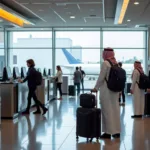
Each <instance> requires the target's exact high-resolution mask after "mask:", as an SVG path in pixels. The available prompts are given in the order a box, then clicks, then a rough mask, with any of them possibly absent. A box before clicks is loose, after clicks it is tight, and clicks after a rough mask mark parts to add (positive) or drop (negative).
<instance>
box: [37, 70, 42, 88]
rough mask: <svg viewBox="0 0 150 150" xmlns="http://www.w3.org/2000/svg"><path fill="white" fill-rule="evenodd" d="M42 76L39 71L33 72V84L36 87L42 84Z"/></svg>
mask: <svg viewBox="0 0 150 150" xmlns="http://www.w3.org/2000/svg"><path fill="white" fill-rule="evenodd" d="M42 80H43V78H42V74H41V73H40V72H39V71H35V83H36V85H37V86H38V85H41V84H42Z"/></svg>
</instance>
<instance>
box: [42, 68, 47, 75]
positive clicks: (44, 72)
mask: <svg viewBox="0 0 150 150" xmlns="http://www.w3.org/2000/svg"><path fill="white" fill-rule="evenodd" d="M43 76H44V77H46V76H47V69H46V68H44V70H43Z"/></svg>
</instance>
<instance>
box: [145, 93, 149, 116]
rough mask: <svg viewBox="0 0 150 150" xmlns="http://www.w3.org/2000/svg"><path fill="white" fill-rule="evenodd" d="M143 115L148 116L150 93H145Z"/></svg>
mask: <svg viewBox="0 0 150 150" xmlns="http://www.w3.org/2000/svg"><path fill="white" fill-rule="evenodd" d="M144 115H146V116H150V93H146V94H145V108H144Z"/></svg>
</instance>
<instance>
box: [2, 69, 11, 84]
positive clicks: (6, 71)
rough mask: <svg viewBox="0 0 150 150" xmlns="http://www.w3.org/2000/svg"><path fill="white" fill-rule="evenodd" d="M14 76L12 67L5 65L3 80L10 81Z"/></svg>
mask: <svg viewBox="0 0 150 150" xmlns="http://www.w3.org/2000/svg"><path fill="white" fill-rule="evenodd" d="M11 78H12V74H11V69H10V67H4V69H3V81H8V80H10V79H11Z"/></svg>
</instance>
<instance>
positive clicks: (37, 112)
mask: <svg viewBox="0 0 150 150" xmlns="http://www.w3.org/2000/svg"><path fill="white" fill-rule="evenodd" d="M33 114H41V111H40V110H37V111H35V112H33Z"/></svg>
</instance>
